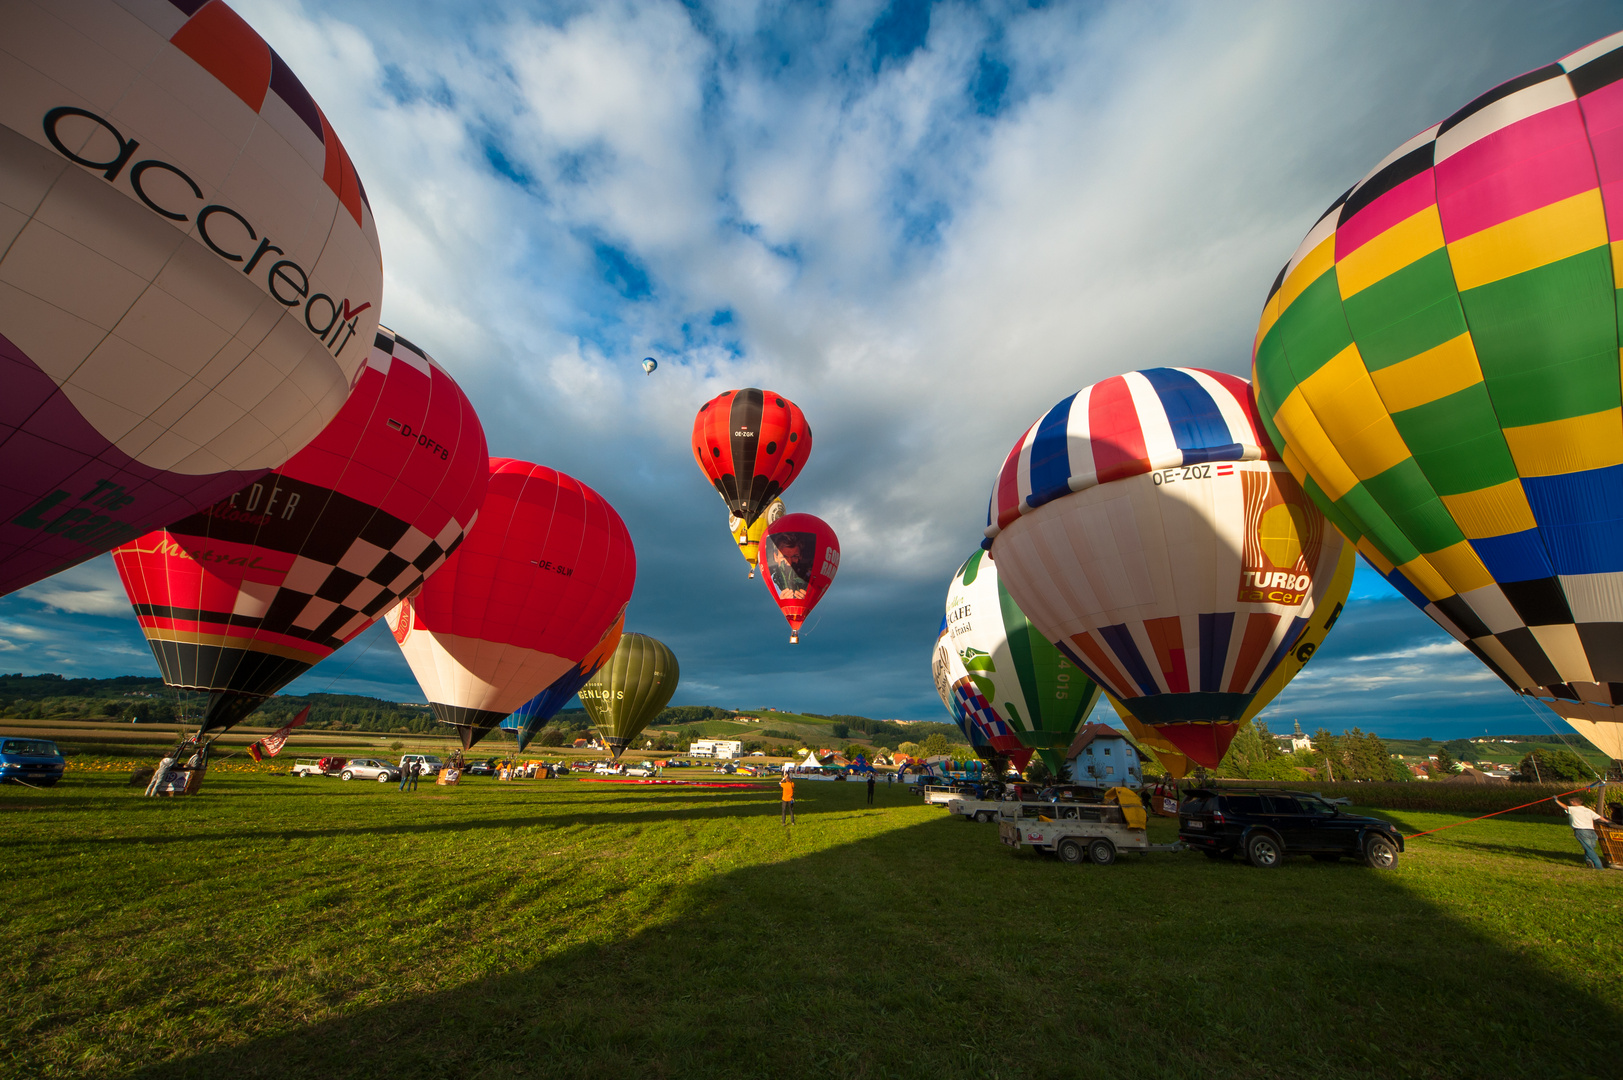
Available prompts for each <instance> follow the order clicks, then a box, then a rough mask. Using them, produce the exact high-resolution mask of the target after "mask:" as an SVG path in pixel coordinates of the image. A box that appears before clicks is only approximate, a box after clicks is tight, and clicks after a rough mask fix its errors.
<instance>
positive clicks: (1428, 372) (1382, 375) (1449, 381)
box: [1370, 330, 1482, 413]
mask: <svg viewBox="0 0 1623 1080" xmlns="http://www.w3.org/2000/svg"><path fill="white" fill-rule="evenodd" d="M1370 378H1371V379H1373V380H1374V382H1375V389H1377V390H1379V391H1380V392H1381V400H1382V401H1384V402H1385V403H1386V411H1387V412H1395V413H1397V412H1403V411H1404V410H1405V409H1413V408H1415V407H1417V406H1420V405H1428V404H1430V403H1431V402H1433V401H1436V400H1437V399H1438V398H1445V397H1447V396H1448V395H1450V394H1457V393H1459V392H1460V391H1461V390H1464V389H1465V388H1466V387H1467V386H1475V385H1476V384H1477V383H1479V382H1481V381H1482V365H1481V364H1479V363H1477V358H1476V346H1475V345H1473V344H1472V343H1471V332H1470V331H1469V330H1467V331H1466V332H1465V333H1463V334H1460V335H1459V336H1458V337H1451V338H1449V339H1448V340H1447V341H1445V342H1443V343H1442V344H1441V345H1436V346H1433V347H1432V348H1430V349H1427V350H1426V351H1425V352H1423V353H1417V354H1415V355H1414V356H1411V357H1409V359H1407V360H1403V361H1400V362H1398V363H1396V364H1393V365H1392V366H1391V367H1384V368H1382V369H1381V370H1379V371H1372V372H1370Z"/></svg>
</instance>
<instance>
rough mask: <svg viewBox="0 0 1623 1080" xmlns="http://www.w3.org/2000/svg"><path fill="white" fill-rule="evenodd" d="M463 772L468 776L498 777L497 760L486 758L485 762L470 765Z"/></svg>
mask: <svg viewBox="0 0 1623 1080" xmlns="http://www.w3.org/2000/svg"><path fill="white" fill-rule="evenodd" d="M463 771H464V772H465V773H466V774H467V775H468V776H495V775H496V759H495V758H486V759H485V760H483V761H476V762H474V763H473V764H472V765H469V766H468V767H467V768H466V769H465V770H463Z"/></svg>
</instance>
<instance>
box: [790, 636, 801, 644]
mask: <svg viewBox="0 0 1623 1080" xmlns="http://www.w3.org/2000/svg"><path fill="white" fill-rule="evenodd" d="M789 644H791V645H799V644H800V635H799V634H790V635H789Z"/></svg>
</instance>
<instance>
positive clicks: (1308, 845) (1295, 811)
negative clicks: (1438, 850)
mask: <svg viewBox="0 0 1623 1080" xmlns="http://www.w3.org/2000/svg"><path fill="white" fill-rule="evenodd" d="M1178 839H1179V840H1182V841H1183V842H1184V843H1186V844H1188V845H1189V846H1190V847H1192V848H1195V849H1198V850H1200V851H1202V852H1205V854H1206V856H1207V857H1208V858H1212V859H1221V858H1228V857H1231V856H1233V855H1235V854H1242V855H1244V856H1245V857H1246V859H1247V861H1249V862H1250V863H1251V865H1252V866H1259V867H1264V868H1270V867H1275V866H1278V865H1279V864H1280V863H1281V862H1283V861H1284V860H1285V859H1286V858H1288V857H1289V856H1292V855H1311V856H1313V858H1315V859H1318V860H1319V861H1321V862H1335V861H1336V860H1337V859H1340V858H1342V857H1343V856H1346V857H1349V858H1356V859H1361V860H1362V861H1363V862H1364V863H1365V865H1367V866H1372V867H1374V868H1376V869H1377V870H1391V869H1392V868H1393V867H1395V866H1397V865H1398V855H1399V853H1400V852H1402V851H1403V834H1402V833H1400V832H1399V831H1398V830H1397V829H1396V828H1394V827H1393V826H1392V825H1391V824H1389V823H1388V822H1385V821H1382V820H1380V819H1379V818H1372V817H1362V816H1360V815H1358V814H1348V813H1344V812H1342V810H1341V808H1340V807H1337V806H1334V805H1332V804H1330V803H1329V802H1327V801H1325V800H1324V799H1321V798H1319V797H1318V796H1316V795H1308V794H1306V793H1304V792H1299V791H1256V790H1248V791H1212V790H1208V789H1205V788H1197V789H1195V790H1193V791H1191V792H1189V795H1188V797H1187V798H1186V799H1185V800H1184V802H1183V804H1182V805H1181V806H1180V807H1179V808H1178Z"/></svg>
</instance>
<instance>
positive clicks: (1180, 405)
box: [1140, 368, 1238, 465]
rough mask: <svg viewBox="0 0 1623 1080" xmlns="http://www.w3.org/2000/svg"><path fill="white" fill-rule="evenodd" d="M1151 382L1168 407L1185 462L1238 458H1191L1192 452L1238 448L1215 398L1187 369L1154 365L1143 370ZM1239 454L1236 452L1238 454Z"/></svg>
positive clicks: (1166, 408) (1193, 462) (1176, 440)
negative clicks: (1181, 369) (1180, 369)
mask: <svg viewBox="0 0 1623 1080" xmlns="http://www.w3.org/2000/svg"><path fill="white" fill-rule="evenodd" d="M1140 374H1141V375H1143V376H1144V377H1145V378H1146V379H1148V380H1149V381H1150V386H1151V387H1152V388H1153V389H1154V390H1155V395H1156V397H1158V398H1160V399H1161V408H1163V409H1164V410H1166V414H1167V421H1168V423H1170V424H1171V425H1172V438H1173V440H1174V441H1175V442H1177V444H1178V449H1179V450H1182V451H1183V452H1184V453H1183V463H1184V464H1185V465H1194V464H1196V463H1198V462H1203V461H1224V460H1234V459H1231V458H1214V457H1209V456H1196V457H1191V456H1190V451H1202V450H1206V451H1209V450H1212V449H1216V448H1219V447H1221V448H1224V449H1227V448H1230V447H1236V448H1237V444H1236V443H1235V442H1234V433H1233V432H1231V431H1230V430H1229V426H1228V424H1227V423H1226V422H1225V421H1224V420H1223V413H1222V411H1221V410H1219V409H1218V407H1217V402H1216V401H1213V400H1212V395H1211V394H1209V393H1207V391H1206V388H1205V387H1204V386H1201V385H1200V383H1199V382H1197V381H1195V378H1194V376H1192V375H1190V374H1189V373H1188V372H1186V371H1177V370H1175V369H1173V368H1150V369H1149V370H1147V371H1143V372H1140ZM1237 456H1238V455H1236V457H1237Z"/></svg>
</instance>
